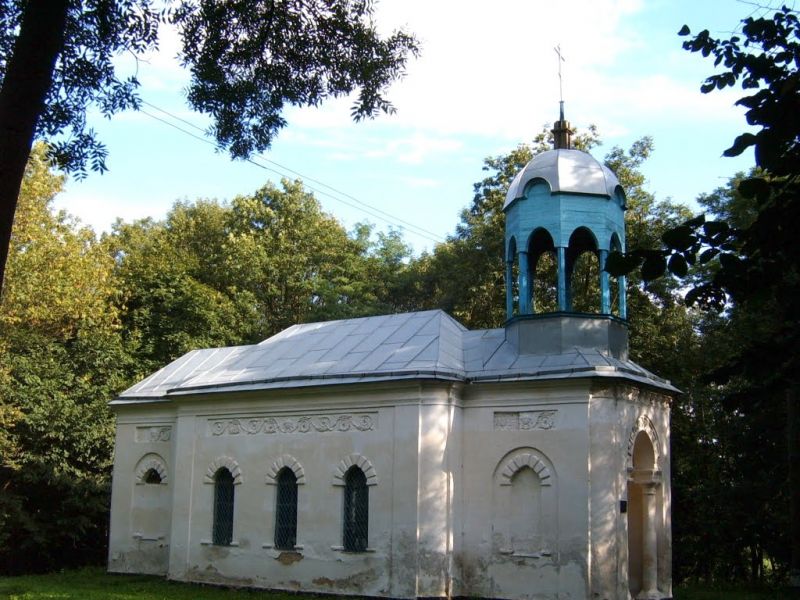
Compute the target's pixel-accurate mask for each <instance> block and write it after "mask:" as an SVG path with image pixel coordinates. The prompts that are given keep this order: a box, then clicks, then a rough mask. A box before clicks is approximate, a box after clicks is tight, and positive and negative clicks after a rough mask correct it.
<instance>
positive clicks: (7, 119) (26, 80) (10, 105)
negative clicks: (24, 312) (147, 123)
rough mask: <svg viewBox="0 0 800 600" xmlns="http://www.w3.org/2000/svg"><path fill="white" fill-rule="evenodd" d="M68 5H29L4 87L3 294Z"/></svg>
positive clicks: (0, 124) (34, 1) (40, 0)
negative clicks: (28, 168)
mask: <svg viewBox="0 0 800 600" xmlns="http://www.w3.org/2000/svg"><path fill="white" fill-rule="evenodd" d="M68 4H69V2H68V0H28V2H27V3H26V4H25V8H24V9H23V13H22V20H21V22H20V29H19V36H18V37H17V40H16V42H15V43H14V49H13V51H12V54H11V56H10V58H9V60H8V63H7V66H6V74H5V78H4V79H3V84H2V88H0V293H2V290H3V279H4V275H5V270H6V261H7V260H8V248H9V244H10V242H11V227H12V225H13V224H14V213H15V212H16V210H17V197H18V196H19V188H20V185H21V184H22V178H23V176H24V174H25V165H26V163H27V161H28V156H29V155H30V152H31V147H32V145H33V137H34V134H35V133H36V123H37V121H38V120H39V116H40V115H41V114H42V112H43V111H44V108H45V100H46V99H47V92H48V91H49V90H50V86H51V85H52V81H53V70H54V69H55V64H56V59H57V58H58V55H59V53H60V52H61V49H62V48H63V45H64V33H65V28H66V22H67V7H68Z"/></svg>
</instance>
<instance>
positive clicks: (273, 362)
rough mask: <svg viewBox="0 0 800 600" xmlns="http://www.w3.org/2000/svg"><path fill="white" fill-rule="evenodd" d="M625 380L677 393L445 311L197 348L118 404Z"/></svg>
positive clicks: (607, 362)
mask: <svg viewBox="0 0 800 600" xmlns="http://www.w3.org/2000/svg"><path fill="white" fill-rule="evenodd" d="M576 377H624V378H627V379H632V380H635V381H639V382H641V383H646V384H648V385H651V386H655V387H660V388H664V389H670V390H675V388H674V387H672V386H671V385H670V384H669V382H667V381H665V380H663V379H660V378H658V377H656V376H655V375H653V374H652V373H650V372H649V371H646V370H645V369H643V368H641V367H639V366H638V365H636V364H635V363H633V362H631V361H621V360H618V359H615V358H613V357H610V356H606V355H604V354H602V353H600V352H598V351H592V350H587V349H578V348H575V349H574V350H572V351H568V352H564V353H561V354H553V355H546V354H545V355H535V356H534V355H523V354H520V353H519V352H518V351H517V349H516V348H515V347H514V346H513V345H512V344H510V343H509V342H508V341H507V340H506V337H505V330H504V329H484V330H478V331H469V330H467V329H466V328H465V327H464V326H463V325H461V324H460V323H459V322H458V321H456V320H454V319H453V318H452V317H450V316H449V315H447V314H446V313H445V312H443V311H441V310H430V311H423V312H412V313H403V314H395V315H385V316H379V317H366V318H360V319H346V320H340V321H327V322H323V323H308V324H303V325H293V326H292V327H289V328H288V329H285V330H284V331H282V332H280V333H278V334H277V335H274V336H272V337H270V338H268V339H266V340H264V341H263V342H261V343H259V344H254V345H252V346H236V347H232V348H213V349H206V350H195V351H193V352H189V353H188V354H186V355H184V356H182V357H181V358H179V359H177V360H175V361H174V362H172V363H170V364H168V365H167V366H166V367H164V368H163V369H161V370H159V371H157V372H156V373H153V374H152V375H150V376H149V377H147V378H146V379H144V380H142V381H141V382H139V383H137V384H136V385H134V386H132V387H131V388H129V389H127V390H125V391H124V392H122V394H120V395H119V397H118V398H117V399H116V400H114V401H113V403H114V404H124V403H129V402H142V401H155V400H158V399H168V398H170V397H173V396H182V395H187V394H197V393H209V392H224V391H250V390H259V389H275V388H288V387H301V386H315V385H332V384H343V383H358V382H366V381H372V382H375V381H392V380H402V379H439V380H451V381H463V382H479V381H500V380H533V379H561V378H576Z"/></svg>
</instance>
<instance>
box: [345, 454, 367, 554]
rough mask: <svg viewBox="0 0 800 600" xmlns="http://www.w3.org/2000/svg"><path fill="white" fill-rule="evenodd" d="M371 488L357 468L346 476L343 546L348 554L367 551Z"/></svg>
mask: <svg viewBox="0 0 800 600" xmlns="http://www.w3.org/2000/svg"><path fill="white" fill-rule="evenodd" d="M368 522H369V488H368V487H367V476H366V475H364V471H362V470H361V469H359V468H358V467H356V466H353V467H350V470H348V471H347V473H346V474H345V483H344V527H343V535H342V537H343V538H344V540H343V546H344V549H345V551H347V552H363V551H365V550H366V549H367V533H368Z"/></svg>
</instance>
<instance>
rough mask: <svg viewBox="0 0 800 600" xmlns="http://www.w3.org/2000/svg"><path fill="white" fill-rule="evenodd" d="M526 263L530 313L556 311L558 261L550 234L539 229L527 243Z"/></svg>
mask: <svg viewBox="0 0 800 600" xmlns="http://www.w3.org/2000/svg"><path fill="white" fill-rule="evenodd" d="M528 262H529V265H530V270H531V277H530V279H531V288H532V290H531V312H532V313H548V312H555V311H557V310H558V293H557V290H558V272H557V268H558V260H557V258H556V248H555V244H554V243H553V238H552V236H551V235H550V233H549V232H548V231H547V230H546V229H544V228H539V229H536V231H534V232H533V234H532V235H531V237H530V240H529V241H528Z"/></svg>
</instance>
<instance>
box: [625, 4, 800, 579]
mask: <svg viewBox="0 0 800 600" xmlns="http://www.w3.org/2000/svg"><path fill="white" fill-rule="evenodd" d="M679 33H680V35H682V36H688V35H690V34H691V32H690V30H689V28H688V27H686V26H684V27H683V28H682V29H681V31H680V32H679ZM683 47H684V48H685V49H686V50H689V51H691V52H700V53H701V54H702V55H703V56H705V57H709V56H713V57H714V65H715V66H720V65H722V67H724V69H723V70H722V71H721V72H718V73H716V74H714V75H712V76H711V77H709V78H708V79H707V80H706V82H705V83H704V84H703V86H702V87H701V91H702V92H703V93H708V92H711V91H713V90H715V89H723V88H726V87H733V86H736V85H737V84H741V86H742V89H743V90H746V93H747V95H745V96H743V97H742V98H741V99H740V100H739V101H738V102H737V104H739V105H740V106H743V107H745V108H746V109H747V111H746V113H745V115H746V118H747V122H748V124H749V125H751V126H756V127H757V128H758V129H757V131H756V132H755V133H751V132H746V133H743V134H741V135H739V136H738V137H737V138H736V139H735V140H734V142H733V144H732V146H731V147H730V148H729V149H728V150H726V151H725V155H727V156H736V155H739V154H741V153H742V152H743V151H744V150H746V149H748V148H750V147H752V148H753V149H754V150H755V160H756V167H757V170H755V171H753V172H752V173H751V174H750V176H749V177H747V178H745V177H743V176H738V177H737V178H735V179H734V180H732V181H731V182H730V184H729V186H727V187H726V188H725V189H722V190H717V191H716V192H714V193H713V194H711V195H710V196H706V197H703V198H701V202H703V203H704V204H705V205H706V207H707V208H708V209H709V211H710V212H711V213H712V216H713V217H714V218H715V220H709V219H706V218H705V216H703V215H701V216H699V217H696V218H693V219H690V220H688V221H686V222H685V223H684V224H683V225H681V226H679V227H676V228H674V229H673V230H671V231H669V232H667V233H665V234H664V235H663V237H662V241H663V247H662V248H660V249H647V248H646V249H638V250H634V251H633V252H631V253H629V255H628V256H627V257H623V258H617V259H615V261H616V262H615V264H614V263H612V267H611V268H610V270H612V269H613V270H616V272H624V271H626V270H630V269H635V268H636V267H637V266H638V265H640V264H641V265H642V275H643V276H645V277H647V278H655V277H658V276H660V275H661V274H663V273H664V272H665V271H667V270H669V272H671V273H672V274H674V275H678V276H685V275H686V274H687V272H688V274H689V276H690V277H691V278H692V279H691V280H690V283H691V286H692V287H691V289H690V290H689V292H688V293H687V296H686V299H687V302H688V303H690V304H698V305H700V306H702V307H704V308H710V309H714V310H715V311H724V317H723V318H722V325H721V328H722V330H723V331H725V336H726V338H727V339H723V338H720V337H719V336H708V337H707V344H708V346H707V352H710V353H713V354H714V355H715V356H716V357H717V358H718V361H717V362H715V363H713V364H711V365H708V371H706V378H707V379H710V380H712V381H714V383H715V385H716V386H717V390H716V391H717V394H716V399H717V400H718V401H719V400H722V401H724V403H725V408H726V412H725V413H724V414H720V415H719V416H718V418H717V419H715V422H717V421H718V422H725V421H726V420H728V419H731V422H732V423H733V425H732V426H730V427H727V428H726V429H725V432H724V433H725V434H726V435H721V436H719V437H715V438H714V439H715V440H722V441H721V442H719V449H717V452H719V454H720V455H721V459H722V461H724V458H725V457H726V456H727V455H730V456H736V460H737V462H738V463H739V464H743V463H746V462H750V463H751V464H752V465H753V469H754V470H755V471H757V473H758V478H759V481H758V482H757V483H758V484H760V485H761V486H762V487H759V486H758V485H754V482H753V481H752V473H753V472H752V471H750V477H751V480H749V481H743V479H742V477H741V476H739V477H736V476H735V474H732V475H731V478H730V485H729V486H728V487H729V488H733V489H737V490H739V491H740V492H742V494H741V495H737V496H736V499H737V501H736V502H733V503H731V506H732V507H735V508H738V509H739V513H738V514H737V513H729V514H727V515H725V516H726V519H729V521H728V522H730V523H731V524H733V523H735V524H736V528H735V530H734V531H736V532H737V535H733V536H728V537H729V538H731V537H732V539H729V540H728V544H727V549H726V552H725V553H724V556H725V557H726V558H725V561H726V563H725V564H721V563H720V562H719V561H711V562H712V565H711V566H710V567H709V569H708V570H707V571H706V572H704V575H705V576H719V577H732V576H742V574H743V573H745V572H749V574H750V576H751V577H753V578H756V579H758V578H761V577H763V576H764V573H763V569H762V567H761V565H763V563H764V561H765V560H768V559H769V560H774V561H776V564H775V565H774V568H773V575H774V576H775V577H777V578H780V577H783V576H786V575H787V573H788V575H789V579H790V581H791V582H792V585H794V586H795V588H797V587H799V586H800V468H799V467H798V464H800V402H799V401H798V380H797V373H798V368H799V367H800V364H798V356H800V355H798V352H797V349H798V347H800V321H798V314H800V270H799V269H798V259H800V241H799V240H798V236H797V234H796V231H795V224H796V223H797V222H798V220H800V111H798V106H800V78H799V77H798V67H800V20H799V19H798V13H797V12H796V11H794V10H792V9H790V8H788V7H782V8H780V9H779V10H775V11H774V12H773V13H772V14H771V15H770V16H764V17H759V18H754V17H748V18H746V19H743V20H742V26H741V34H736V35H732V36H731V37H730V38H729V39H716V38H713V37H712V36H711V35H710V34H709V32H708V31H707V30H706V31H701V32H700V33H699V34H697V35H695V36H694V37H692V38H690V39H688V40H687V41H685V42H684V43H683ZM695 264H697V265H698V267H697V268H696V269H693V270H689V269H687V268H686V266H687V265H695ZM730 340H733V341H734V344H735V345H733V346H731V345H730ZM733 435H736V436H738V437H737V438H736V439H735V440H734V441H732V442H731V443H730V444H728V443H725V440H726V439H730V437H731V436H733ZM787 439H788V444H787V443H786V441H787ZM781 447H783V448H784V452H786V449H788V453H786V455H785V456H783V455H782V453H781V452H780V448H781ZM743 448H744V449H746V454H743V455H741V456H737V455H736V453H737V452H741V450H740V449H743ZM722 464H724V462H720V464H718V465H716V466H717V467H720V466H721V465H722ZM737 468H738V467H737ZM762 475H763V478H761V476H762ZM763 490H768V492H767V494H766V496H767V497H764V494H763V493H762V494H760V493H759V492H763ZM678 505H679V503H678V501H677V500H676V507H677V506H678ZM787 507H788V509H789V510H788V511H787V510H786V508H787ZM726 508H727V507H726ZM787 513H788V514H789V515H790V517H789V519H788V523H787V522H786V521H785V520H784V519H782V516H783V515H786V514H787ZM754 514H757V515H759V517H760V519H761V520H760V522H758V523H754V522H753V520H752V518H748V517H750V516H751V515H754ZM787 524H788V527H787ZM787 529H788V530H789V535H786V530H787ZM705 547H707V544H705ZM789 548H790V549H791V558H789V552H788V551H787V549H789ZM737 554H738V557H737ZM748 555H749V556H748ZM748 559H749V562H750V564H749V568H742V567H741V565H740V563H741V561H742V560H744V561H745V563H747V560H748ZM726 566H727V567H728V569H733V571H730V570H729V571H727V572H725V567H726ZM736 569H738V570H736Z"/></svg>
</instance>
